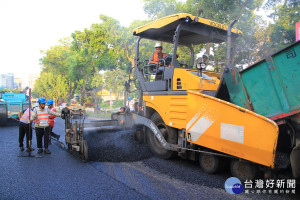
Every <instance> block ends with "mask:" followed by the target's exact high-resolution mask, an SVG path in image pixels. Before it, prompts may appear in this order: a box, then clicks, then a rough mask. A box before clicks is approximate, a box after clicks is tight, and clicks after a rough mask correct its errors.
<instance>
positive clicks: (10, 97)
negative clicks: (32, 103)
mask: <svg viewBox="0 0 300 200" xmlns="http://www.w3.org/2000/svg"><path fill="white" fill-rule="evenodd" d="M28 107H29V102H28V101H26V95H25V94H23V93H20V94H15V93H12V92H5V93H3V94H2V97H1V102H0V126H6V124H7V121H8V119H9V118H19V115H18V114H19V112H20V110H25V109H27V108H28Z"/></svg>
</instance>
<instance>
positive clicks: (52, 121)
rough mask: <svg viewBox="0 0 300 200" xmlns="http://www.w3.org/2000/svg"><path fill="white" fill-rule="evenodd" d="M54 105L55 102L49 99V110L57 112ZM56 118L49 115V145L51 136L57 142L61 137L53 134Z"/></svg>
mask: <svg viewBox="0 0 300 200" xmlns="http://www.w3.org/2000/svg"><path fill="white" fill-rule="evenodd" d="M53 103H54V102H53V100H52V99H49V100H48V101H47V106H48V109H50V110H51V111H53V112H56V109H55V108H54V106H53ZM55 118H56V116H55V115H49V127H50V131H49V144H51V136H52V137H54V138H56V139H57V140H59V138H60V135H57V134H55V133H54V132H53V128H54V123H55Z"/></svg>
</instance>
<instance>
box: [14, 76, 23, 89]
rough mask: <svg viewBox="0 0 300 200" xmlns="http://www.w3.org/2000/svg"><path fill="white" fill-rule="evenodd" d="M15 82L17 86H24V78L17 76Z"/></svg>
mask: <svg viewBox="0 0 300 200" xmlns="http://www.w3.org/2000/svg"><path fill="white" fill-rule="evenodd" d="M14 82H15V88H23V87H22V78H16V77H15V79H14Z"/></svg>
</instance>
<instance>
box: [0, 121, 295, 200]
mask: <svg viewBox="0 0 300 200" xmlns="http://www.w3.org/2000/svg"><path fill="white" fill-rule="evenodd" d="M54 132H55V133H57V134H60V135H61V136H62V137H61V138H62V139H61V141H64V121H63V120H62V119H57V120H56V124H55V127H54ZM85 138H86V140H87V141H88V146H89V157H90V160H89V161H88V162H86V163H84V162H82V161H80V160H78V159H77V158H76V157H74V156H73V155H71V154H69V153H68V152H67V151H66V150H64V149H62V148H61V146H60V145H58V144H57V143H55V142H53V143H52V145H50V146H49V149H50V151H51V152H52V154H50V155H45V154H42V155H43V158H29V157H18V154H19V153H20V151H19V148H18V124H17V123H16V122H10V124H9V125H8V126H7V127H0V183H1V184H0V199H180V200H182V199H222V200H223V199H272V200H273V199H299V195H298V194H297V195H287V194H283V195H280V194H279V195H275V194H256V193H253V194H251V193H250V194H245V193H244V192H243V193H242V194H236V195H232V194H229V193H227V192H226V191H225V189H224V183H225V181H226V179H228V178H229V177H231V175H230V173H229V172H228V170H226V171H225V172H221V173H219V174H216V175H210V174H206V173H204V172H202V171H201V169H200V167H199V165H198V164H197V163H195V162H192V161H188V160H183V159H181V158H174V159H171V160H162V159H159V158H156V157H154V156H153V155H152V153H151V152H150V150H149V149H148V147H147V146H145V145H143V144H139V143H137V142H136V141H135V140H134V133H133V132H132V131H128V130H126V131H110V132H108V131H107V132H97V133H96V132H87V133H85ZM24 144H25V143H24ZM32 146H33V147H34V148H35V152H36V151H37V149H36V137H35V132H33V145H32ZM298 187H299V185H298ZM297 189H298V188H297ZM297 192H299V191H297Z"/></svg>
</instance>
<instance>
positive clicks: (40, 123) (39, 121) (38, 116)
mask: <svg viewBox="0 0 300 200" xmlns="http://www.w3.org/2000/svg"><path fill="white" fill-rule="evenodd" d="M38 103H39V107H37V108H35V109H34V111H33V112H32V115H31V116H30V121H32V120H33V121H34V122H35V132H36V141H37V147H38V149H39V150H38V152H37V153H38V154H40V153H42V152H43V145H42V141H43V137H44V148H45V150H44V152H45V153H46V154H51V152H50V151H49V149H48V143H49V132H50V127H49V115H55V116H56V117H61V114H58V113H56V112H53V111H51V110H50V109H48V108H47V107H45V106H46V99H45V98H43V97H41V98H39V99H38Z"/></svg>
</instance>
